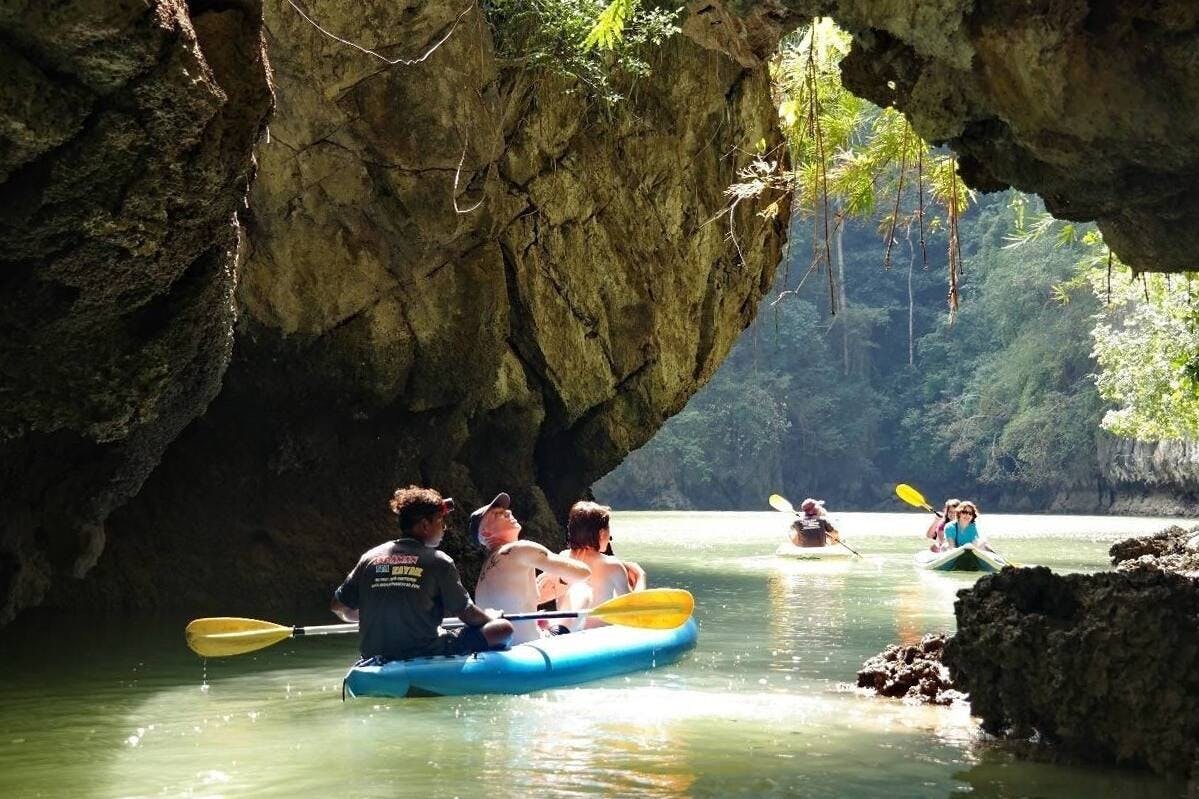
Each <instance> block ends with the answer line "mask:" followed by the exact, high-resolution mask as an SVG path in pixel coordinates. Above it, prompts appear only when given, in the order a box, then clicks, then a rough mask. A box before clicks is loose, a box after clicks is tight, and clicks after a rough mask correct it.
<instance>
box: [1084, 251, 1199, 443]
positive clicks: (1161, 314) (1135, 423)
mask: <svg viewBox="0 0 1199 799" xmlns="http://www.w3.org/2000/svg"><path fill="white" fill-rule="evenodd" d="M1091 274H1092V276H1093V277H1096V278H1097V276H1095V275H1094V273H1093V272H1091ZM1096 282H1098V281H1096ZM1112 283H1113V286H1112V291H1111V295H1112V300H1111V303H1110V304H1109V305H1108V306H1107V307H1106V308H1105V310H1104V312H1103V313H1102V314H1100V315H1099V317H1098V319H1097V323H1096V325H1095V328H1094V330H1093V331H1092V337H1093V339H1094V343H1095V349H1094V355H1095V359H1096V361H1098V363H1099V374H1098V376H1097V378H1096V380H1097V383H1098V386H1099V393H1100V394H1101V395H1102V396H1103V398H1104V399H1107V400H1109V401H1111V402H1112V403H1114V404H1115V405H1116V406H1117V407H1116V408H1115V409H1114V410H1110V411H1108V412H1107V414H1106V415H1105V416H1104V417H1103V427H1104V428H1105V429H1107V430H1109V431H1111V432H1112V433H1115V434H1116V435H1119V436H1126V437H1129V438H1138V439H1142V440H1149V441H1156V440H1160V439H1175V438H1186V439H1196V438H1199V318H1197V317H1199V310H1197V309H1199V306H1197V305H1196V303H1195V298H1196V297H1197V296H1199V286H1197V285H1196V278H1195V277H1194V276H1193V275H1191V274H1190V273H1187V274H1184V275H1142V276H1141V277H1140V279H1137V278H1133V277H1131V275H1129V274H1128V273H1127V272H1125V271H1123V270H1121V272H1120V273H1118V274H1116V275H1113V277H1112ZM1095 289H1096V293H1097V294H1099V293H1104V294H1106V283H1105V284H1104V285H1103V287H1102V288H1101V287H1099V286H1098V285H1097V286H1096V287H1095Z"/></svg>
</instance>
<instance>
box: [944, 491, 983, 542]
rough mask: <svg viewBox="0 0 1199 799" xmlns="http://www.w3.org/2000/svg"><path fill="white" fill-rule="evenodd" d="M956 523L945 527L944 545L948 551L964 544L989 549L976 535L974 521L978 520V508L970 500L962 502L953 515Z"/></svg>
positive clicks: (953, 522)
mask: <svg viewBox="0 0 1199 799" xmlns="http://www.w3.org/2000/svg"><path fill="white" fill-rule="evenodd" d="M955 516H956V521H952V522H950V523H949V524H947V525H945V545H946V547H948V548H949V549H957V548H958V547H962V546H965V545H966V544H974V545H975V546H980V547H982V548H983V549H990V547H989V546H987V542H986V541H984V540H983V539H982V537H981V536H980V535H979V534H978V527H976V526H975V524H974V521H975V520H976V519H977V518H978V506H977V505H975V504H974V503H973V502H971V501H970V500H968V499H966V500H962V502H960V503H959V504H958V509H957V512H956V513H955Z"/></svg>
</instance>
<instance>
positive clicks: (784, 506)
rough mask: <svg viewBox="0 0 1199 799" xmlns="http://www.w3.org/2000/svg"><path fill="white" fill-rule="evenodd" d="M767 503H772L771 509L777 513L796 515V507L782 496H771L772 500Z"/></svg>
mask: <svg viewBox="0 0 1199 799" xmlns="http://www.w3.org/2000/svg"><path fill="white" fill-rule="evenodd" d="M767 502H769V503H770V507H772V508H774V509H775V510H777V511H782V512H783V513H795V506H794V505H792V504H791V503H790V502H788V501H787V498H786V497H784V496H783V495H782V494H771V495H770V499H769V500H767Z"/></svg>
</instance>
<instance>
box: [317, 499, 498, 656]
mask: <svg viewBox="0 0 1199 799" xmlns="http://www.w3.org/2000/svg"><path fill="white" fill-rule="evenodd" d="M390 505H391V510H392V511H393V512H394V513H395V514H396V515H397V516H398V517H399V525H400V537H399V538H398V539H396V540H395V541H388V542H386V543H383V544H380V545H379V546H377V547H375V548H374V549H371V550H368V551H367V552H365V553H363V555H362V557H360V558H359V559H358V564H357V565H356V566H355V567H354V568H353V570H352V571H350V573H349V575H347V576H346V579H345V582H343V583H342V584H341V585H340V586H339V587H338V588H337V590H336V591H335V592H334V594H333V605H332V610H333V612H334V613H335V614H336V615H337V616H339V617H340V618H341V619H342V620H344V621H347V622H358V623H359V630H358V635H359V647H360V649H361V651H362V657H363V658H364V659H369V658H378V659H379V660H382V661H388V660H404V659H407V658H413V657H422V656H426V655H465V654H468V653H471V652H483V651H486V650H489V649H503V648H504V647H506V646H507V645H508V641H509V639H511V637H512V632H513V629H512V623H511V622H509V621H507V620H505V619H501V618H499V617H498V616H495V615H492V614H489V613H486V612H484V611H483V610H481V609H479V608H478V607H477V606H476V605H475V604H474V603H473V602H471V599H470V594H468V593H467V591H466V589H465V588H463V587H462V580H461V578H460V577H459V576H458V568H457V567H456V566H455V565H454V561H453V559H451V558H450V556H449V555H447V554H445V553H444V552H441V551H439V550H438V549H437V546H438V545H439V544H441V539H442V537H443V536H444V535H445V520H446V517H447V516H448V515H449V514H450V512H451V511H452V510H453V509H454V501H453V500H452V499H447V498H443V497H442V496H441V494H439V493H437V492H436V491H434V490H433V489H431V488H419V487H417V486H408V487H407V488H401V489H397V490H396V492H395V494H394V495H393V496H392V498H391V502H390ZM443 616H457V617H458V618H459V619H461V620H462V621H463V622H464V623H465V624H466V626H465V627H460V628H457V629H452V630H443V629H441V621H442V617H443Z"/></svg>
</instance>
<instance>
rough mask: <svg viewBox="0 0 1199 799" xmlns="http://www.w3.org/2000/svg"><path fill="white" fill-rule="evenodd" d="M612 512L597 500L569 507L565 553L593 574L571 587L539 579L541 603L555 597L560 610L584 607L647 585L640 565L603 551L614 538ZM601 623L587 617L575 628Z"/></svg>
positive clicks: (548, 578) (593, 605)
mask: <svg viewBox="0 0 1199 799" xmlns="http://www.w3.org/2000/svg"><path fill="white" fill-rule="evenodd" d="M611 513H612V509H611V508H609V507H607V506H605V505H600V504H598V503H595V502H576V503H575V504H574V506H573V507H572V508H571V509H570V518H569V520H568V521H567V525H566V531H567V539H568V541H569V543H570V549H569V550H564V551H563V552H562V554H563V555H569V556H570V557H572V558H574V559H575V560H578V561H582V562H583V563H586V564H587V565H588V566H589V567H590V568H591V576H590V577H588V578H587V580H585V581H582V582H577V583H575V584H574V585H569V586H568V585H566V584H564V583H562V582H561V581H559V580H555V579H553V577H551V576H549V575H543V576H542V578H541V579H540V580H539V581H538V587H539V589H540V599H541V601H542V602H548V601H549V600H551V599H556V600H558V609H559V610H585V609H587V608H593V607H595V606H596V605H599V604H600V603H602V602H607V601H608V600H609V599H613V598H615V597H618V596H622V595H623V594H627V593H629V592H631V591H640V590H642V589H643V588H645V571H644V570H643V569H642V568H641V567H640V566H638V565H637V564H636V563H633V562H632V561H622V560H621V559H620V558H617V557H613V556H612V555H605V554H604V550H605V549H607V548H608V543H609V542H610V541H611V540H612V534H611V532H610V531H609V530H608V525H609V524H610V522H611ZM602 626H604V622H602V621H600V620H599V619H594V618H588V619H586V621H585V623H583V624H581V625H578V624H576V625H575V629H587V628H589V627H602Z"/></svg>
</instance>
